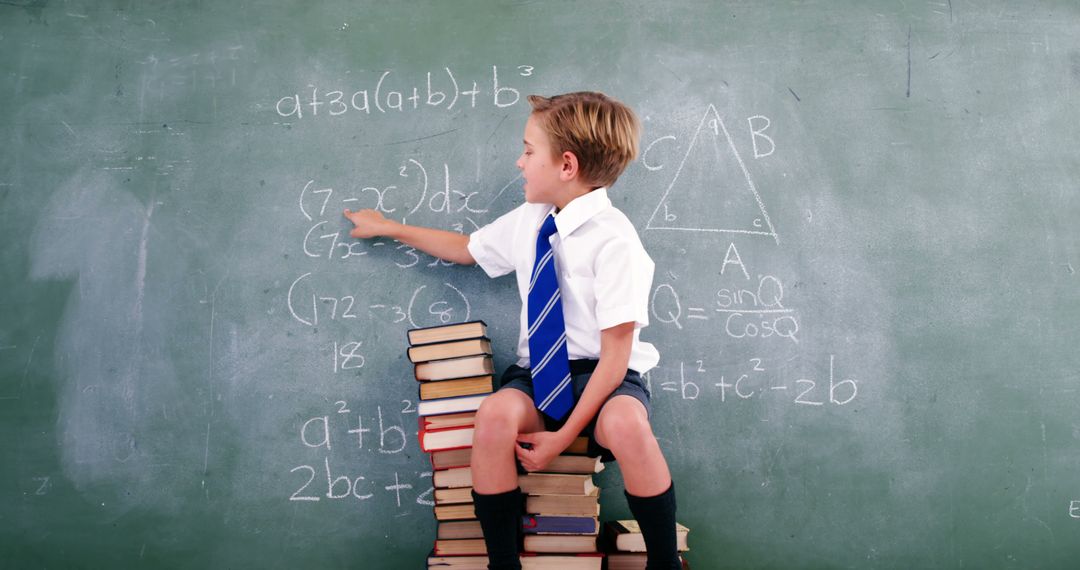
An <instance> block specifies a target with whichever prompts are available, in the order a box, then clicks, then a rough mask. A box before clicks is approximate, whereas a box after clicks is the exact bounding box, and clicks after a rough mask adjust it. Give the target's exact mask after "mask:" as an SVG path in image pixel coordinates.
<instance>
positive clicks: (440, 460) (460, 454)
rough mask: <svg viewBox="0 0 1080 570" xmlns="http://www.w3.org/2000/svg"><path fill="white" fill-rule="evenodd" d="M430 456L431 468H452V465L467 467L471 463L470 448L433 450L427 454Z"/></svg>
mask: <svg viewBox="0 0 1080 570" xmlns="http://www.w3.org/2000/svg"><path fill="white" fill-rule="evenodd" d="M428 457H430V458H431V467H432V469H436V470H438V469H452V468H454V467H468V466H469V465H470V464H471V463H472V448H471V447H467V448H464V449H447V450H443V451H433V452H431V453H430V454H428Z"/></svg>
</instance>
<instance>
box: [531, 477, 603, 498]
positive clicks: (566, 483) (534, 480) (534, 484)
mask: <svg viewBox="0 0 1080 570" xmlns="http://www.w3.org/2000/svg"><path fill="white" fill-rule="evenodd" d="M518 486H520V487H521V492H522V493H525V494H526V495H590V494H592V492H593V491H595V490H596V488H597V487H596V485H594V484H593V480H592V475H565V474H561V473H529V474H528V475H522V476H520V477H518Z"/></svg>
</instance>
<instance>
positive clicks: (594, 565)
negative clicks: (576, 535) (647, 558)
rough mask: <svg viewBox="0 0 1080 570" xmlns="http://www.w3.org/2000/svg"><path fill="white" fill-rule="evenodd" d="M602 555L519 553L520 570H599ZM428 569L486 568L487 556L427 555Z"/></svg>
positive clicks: (466, 569)
mask: <svg viewBox="0 0 1080 570" xmlns="http://www.w3.org/2000/svg"><path fill="white" fill-rule="evenodd" d="M603 561H604V555H603V554H600V553H586V554H576V555H567V554H558V555H544V554H540V555H538V554H535V553H531V552H522V553H521V569H522V570H600V567H601V565H602V564H603ZM427 567H428V570H433V569H434V570H487V567H488V559H487V556H435V555H434V553H433V554H432V555H431V556H429V557H428V563H427Z"/></svg>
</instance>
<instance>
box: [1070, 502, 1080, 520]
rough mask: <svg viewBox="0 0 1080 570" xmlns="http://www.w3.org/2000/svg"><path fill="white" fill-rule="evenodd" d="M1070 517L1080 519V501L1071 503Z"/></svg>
mask: <svg viewBox="0 0 1080 570" xmlns="http://www.w3.org/2000/svg"><path fill="white" fill-rule="evenodd" d="M1069 516H1070V517H1072V518H1074V519H1080V499H1077V500H1072V501H1069Z"/></svg>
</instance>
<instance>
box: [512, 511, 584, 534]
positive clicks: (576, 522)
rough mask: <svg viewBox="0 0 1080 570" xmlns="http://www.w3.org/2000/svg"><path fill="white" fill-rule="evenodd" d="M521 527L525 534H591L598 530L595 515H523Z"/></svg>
mask: <svg viewBox="0 0 1080 570" xmlns="http://www.w3.org/2000/svg"><path fill="white" fill-rule="evenodd" d="M521 529H522V530H523V531H525V534H591V535H593V536H595V535H597V534H598V533H599V532H600V522H599V521H598V520H597V518H596V517H567V516H551V515H525V516H523V517H521Z"/></svg>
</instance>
